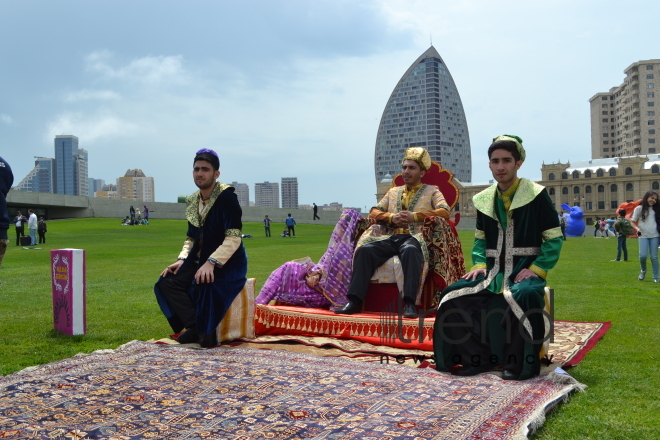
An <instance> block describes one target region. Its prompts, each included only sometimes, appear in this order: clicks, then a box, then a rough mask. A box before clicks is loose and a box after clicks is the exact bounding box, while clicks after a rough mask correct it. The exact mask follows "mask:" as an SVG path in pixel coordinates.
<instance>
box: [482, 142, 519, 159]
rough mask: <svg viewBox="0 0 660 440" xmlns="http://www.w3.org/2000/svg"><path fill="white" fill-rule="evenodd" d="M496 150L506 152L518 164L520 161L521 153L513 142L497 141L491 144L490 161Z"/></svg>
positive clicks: (489, 150) (489, 148)
mask: <svg viewBox="0 0 660 440" xmlns="http://www.w3.org/2000/svg"><path fill="white" fill-rule="evenodd" d="M495 150H506V151H508V152H509V153H511V155H512V156H513V158H514V159H515V160H516V162H518V161H519V160H520V151H518V146H517V145H516V143H515V142H513V141H497V142H493V143H492V144H490V147H488V159H489V160H490V155H491V154H493V151H495Z"/></svg>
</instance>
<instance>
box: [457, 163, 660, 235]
mask: <svg viewBox="0 0 660 440" xmlns="http://www.w3.org/2000/svg"><path fill="white" fill-rule="evenodd" d="M521 170H522V172H520V171H519V173H518V174H519V175H520V176H524V174H525V173H524V168H522V169H521ZM537 183H539V184H540V185H543V186H545V187H546V189H547V190H548V194H549V195H550V199H552V201H553V202H554V205H555V209H557V212H562V206H561V205H562V204H566V205H569V206H579V207H581V208H582V212H583V213H584V219H585V222H586V224H587V225H591V224H593V222H594V221H595V219H596V218H602V217H605V218H612V217H614V216H616V209H617V207H618V206H619V205H621V204H622V203H624V202H634V201H637V200H640V199H641V198H642V197H643V196H644V193H646V191H648V190H650V189H653V190H656V191H660V154H653V155H648V156H629V157H614V158H607V159H591V160H585V161H579V162H574V163H554V164H549V165H545V164H544V165H543V166H542V167H541V180H540V181H537ZM491 184H492V182H491ZM489 185H490V184H489ZM489 185H465V184H461V183H460V182H458V186H459V191H460V196H459V202H458V203H457V206H455V207H454V210H455V211H460V212H461V215H463V216H465V217H467V218H470V217H472V218H474V217H475V216H476V214H477V212H476V210H475V208H474V204H473V203H472V197H474V195H475V194H477V193H478V192H480V191H483V190H484V189H486V188H487V187H488V186H489Z"/></svg>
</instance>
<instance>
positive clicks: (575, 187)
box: [573, 186, 580, 194]
mask: <svg viewBox="0 0 660 440" xmlns="http://www.w3.org/2000/svg"><path fill="white" fill-rule="evenodd" d="M573 194H580V187H579V186H574V187H573Z"/></svg>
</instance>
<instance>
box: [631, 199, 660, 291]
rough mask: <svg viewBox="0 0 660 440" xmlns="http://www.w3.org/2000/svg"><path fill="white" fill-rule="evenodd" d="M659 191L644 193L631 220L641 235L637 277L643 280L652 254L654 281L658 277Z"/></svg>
mask: <svg viewBox="0 0 660 440" xmlns="http://www.w3.org/2000/svg"><path fill="white" fill-rule="evenodd" d="M659 211H660V206H659V205H658V193H657V192H655V191H653V190H651V191H647V192H646V194H644V198H643V199H642V203H641V204H640V205H639V206H637V207H636V208H635V210H634V211H633V213H632V216H631V218H630V220H632V224H633V227H634V228H635V229H636V230H637V236H638V237H639V266H640V269H641V272H640V273H639V276H638V277H637V279H638V280H640V281H642V280H643V279H644V277H645V276H646V258H647V257H648V255H649V253H650V254H651V268H652V269H653V282H655V283H657V282H660V280H659V279H658V240H659V238H658V237H660V234H658V223H657V222H656V220H655V218H656V216H657V215H658V214H659Z"/></svg>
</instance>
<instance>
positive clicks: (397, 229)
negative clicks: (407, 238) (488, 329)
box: [394, 228, 410, 235]
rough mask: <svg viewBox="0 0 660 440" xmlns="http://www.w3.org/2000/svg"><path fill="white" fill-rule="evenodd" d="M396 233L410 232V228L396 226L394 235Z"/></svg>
mask: <svg viewBox="0 0 660 440" xmlns="http://www.w3.org/2000/svg"><path fill="white" fill-rule="evenodd" d="M398 234H410V229H408V228H396V229H394V235H398Z"/></svg>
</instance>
